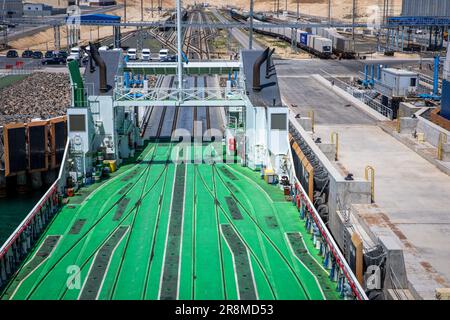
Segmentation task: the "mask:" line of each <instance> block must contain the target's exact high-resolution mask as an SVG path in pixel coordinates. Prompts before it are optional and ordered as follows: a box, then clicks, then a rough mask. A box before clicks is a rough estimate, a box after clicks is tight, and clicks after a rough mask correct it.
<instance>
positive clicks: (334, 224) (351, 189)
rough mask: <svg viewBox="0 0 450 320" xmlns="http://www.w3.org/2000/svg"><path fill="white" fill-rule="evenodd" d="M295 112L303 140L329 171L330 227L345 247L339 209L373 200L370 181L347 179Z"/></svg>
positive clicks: (292, 121)
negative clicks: (314, 139) (303, 126)
mask: <svg viewBox="0 0 450 320" xmlns="http://www.w3.org/2000/svg"><path fill="white" fill-rule="evenodd" d="M297 120H298V119H296V118H295V117H294V116H293V114H292V113H291V115H290V121H291V123H292V124H293V126H294V128H295V130H297V132H299V134H300V135H301V137H302V138H303V140H304V141H305V142H306V143H307V144H308V146H309V147H310V148H311V149H312V150H313V152H314V153H315V154H316V156H317V158H318V160H319V162H320V163H321V164H322V166H323V167H324V168H325V170H326V171H327V172H328V176H329V178H330V185H329V190H330V191H329V196H328V207H329V221H328V228H329V229H330V232H331V233H332V235H333V237H334V238H335V240H336V242H337V243H338V245H339V246H340V247H341V248H343V245H344V238H343V234H344V233H343V230H342V225H341V223H339V219H338V218H337V211H338V210H341V211H343V210H346V209H349V208H350V205H351V204H360V203H362V204H367V203H370V202H371V194H370V182H369V181H365V180H353V181H347V180H345V179H344V177H343V176H342V175H341V174H340V173H339V171H338V170H337V169H336V168H335V167H334V165H333V163H332V161H330V159H329V158H328V157H329V155H328V156H326V155H325V154H324V153H323V152H322V150H321V149H320V148H319V146H318V145H317V144H316V143H315V142H314V141H313V140H312V138H311V136H310V135H309V134H308V133H307V132H306V131H305V130H304V129H303V128H302V127H301V126H300V124H298V123H297Z"/></svg>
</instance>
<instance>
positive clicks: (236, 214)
mask: <svg viewBox="0 0 450 320" xmlns="http://www.w3.org/2000/svg"><path fill="white" fill-rule="evenodd" d="M225 201H226V203H227V206H228V210H230V213H231V216H232V217H233V219H234V220H242V219H244V217H242V213H241V210H239V208H238V206H237V204H236V201H235V200H234V199H233V198H232V197H225Z"/></svg>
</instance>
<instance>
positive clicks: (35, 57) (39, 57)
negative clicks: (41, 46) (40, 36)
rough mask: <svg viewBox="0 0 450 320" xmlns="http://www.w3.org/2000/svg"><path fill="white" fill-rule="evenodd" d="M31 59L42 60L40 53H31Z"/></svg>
mask: <svg viewBox="0 0 450 320" xmlns="http://www.w3.org/2000/svg"><path fill="white" fill-rule="evenodd" d="M33 59H42V52H40V51H35V52H33Z"/></svg>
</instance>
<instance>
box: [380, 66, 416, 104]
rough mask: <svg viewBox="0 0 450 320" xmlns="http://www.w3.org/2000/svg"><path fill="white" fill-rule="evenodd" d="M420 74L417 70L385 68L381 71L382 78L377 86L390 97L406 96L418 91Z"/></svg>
mask: <svg viewBox="0 0 450 320" xmlns="http://www.w3.org/2000/svg"><path fill="white" fill-rule="evenodd" d="M418 78H419V74H418V73H417V72H413V71H408V70H403V69H395V68H384V69H383V70H382V72H381V80H380V82H379V83H378V86H377V84H375V88H376V89H378V91H380V92H381V93H383V94H384V95H386V96H390V97H405V96H408V95H409V94H410V93H412V92H416V91H417V86H418V84H419V81H418Z"/></svg>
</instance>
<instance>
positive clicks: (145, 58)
mask: <svg viewBox="0 0 450 320" xmlns="http://www.w3.org/2000/svg"><path fill="white" fill-rule="evenodd" d="M151 55H152V53H151V51H150V49H148V48H145V49H142V55H141V58H142V60H143V61H150V60H151V59H152V57H151Z"/></svg>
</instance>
